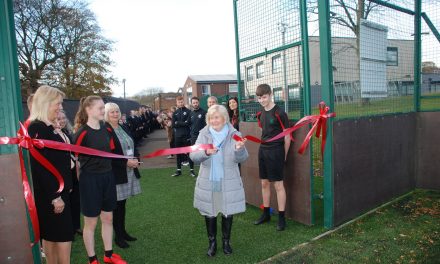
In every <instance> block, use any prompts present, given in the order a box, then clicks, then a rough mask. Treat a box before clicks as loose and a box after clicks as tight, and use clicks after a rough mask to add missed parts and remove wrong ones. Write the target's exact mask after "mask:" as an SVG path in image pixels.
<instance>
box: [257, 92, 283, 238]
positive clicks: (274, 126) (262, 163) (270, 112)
mask: <svg viewBox="0 0 440 264" xmlns="http://www.w3.org/2000/svg"><path fill="white" fill-rule="evenodd" d="M256 95H257V98H258V102H259V103H260V105H261V106H262V109H261V112H260V113H259V114H258V115H257V118H258V123H259V126H260V127H261V129H262V133H261V140H263V141H266V140H268V139H270V138H272V137H274V136H276V135H278V134H279V133H281V132H283V130H284V129H286V128H288V127H289V118H288V117H287V114H286V112H284V110H283V109H281V108H280V107H279V106H278V105H276V104H275V103H274V102H273V101H272V89H271V88H270V86H269V85H267V84H260V85H258V87H257V91H256ZM289 147H290V136H289V135H286V136H285V137H284V138H280V139H278V140H274V141H271V142H268V143H263V144H261V145H260V149H259V151H258V167H259V173H260V179H261V189H262V190H261V191H262V195H263V205H264V212H263V214H262V215H261V217H260V218H259V219H258V220H257V221H255V223H254V224H256V225H260V224H263V223H266V222H269V221H270V183H271V182H272V183H273V185H274V187H275V191H276V193H277V201H278V215H279V217H278V225H277V230H278V231H283V230H284V229H285V227H286V219H285V216H284V212H285V208H286V190H285V189H284V181H283V180H284V175H283V169H284V162H285V160H286V158H287V153H288V151H289Z"/></svg>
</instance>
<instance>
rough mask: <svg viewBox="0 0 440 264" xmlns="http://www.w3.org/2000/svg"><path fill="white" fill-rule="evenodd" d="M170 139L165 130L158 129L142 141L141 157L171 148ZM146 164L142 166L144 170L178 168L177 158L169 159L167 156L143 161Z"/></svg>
mask: <svg viewBox="0 0 440 264" xmlns="http://www.w3.org/2000/svg"><path fill="white" fill-rule="evenodd" d="M169 147H170V145H169V144H168V139H167V135H166V131H165V130H164V129H157V130H155V131H154V132H153V133H151V134H149V135H148V138H145V139H144V140H143V141H142V144H141V146H140V147H139V152H140V153H141V155H146V154H149V153H151V152H153V151H155V150H158V149H163V148H169ZM142 161H143V162H144V163H143V164H142V165H141V168H142V169H147V168H168V167H176V158H173V159H167V158H166V156H159V157H155V158H151V159H143V160H142Z"/></svg>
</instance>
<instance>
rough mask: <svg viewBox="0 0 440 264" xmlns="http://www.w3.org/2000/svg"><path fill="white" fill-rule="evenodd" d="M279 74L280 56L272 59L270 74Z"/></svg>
mask: <svg viewBox="0 0 440 264" xmlns="http://www.w3.org/2000/svg"><path fill="white" fill-rule="evenodd" d="M279 72H281V55H280V54H278V55H276V56H273V57H272V74H275V73H279Z"/></svg>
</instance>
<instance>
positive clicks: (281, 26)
mask: <svg viewBox="0 0 440 264" xmlns="http://www.w3.org/2000/svg"><path fill="white" fill-rule="evenodd" d="M287 26H288V24H287V23H283V22H281V23H279V30H280V31H281V36H282V47H283V79H284V111H286V113H287V114H288V113H289V87H287V63H286V49H284V46H285V45H286V30H287Z"/></svg>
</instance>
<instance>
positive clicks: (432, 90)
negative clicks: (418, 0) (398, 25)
mask: <svg viewBox="0 0 440 264" xmlns="http://www.w3.org/2000/svg"><path fill="white" fill-rule="evenodd" d="M421 15H422V22H421V24H422V29H421V42H422V84H421V102H420V109H421V110H422V111H433V110H440V34H439V32H438V30H440V3H439V2H438V1H431V0H423V1H422V14H421Z"/></svg>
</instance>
